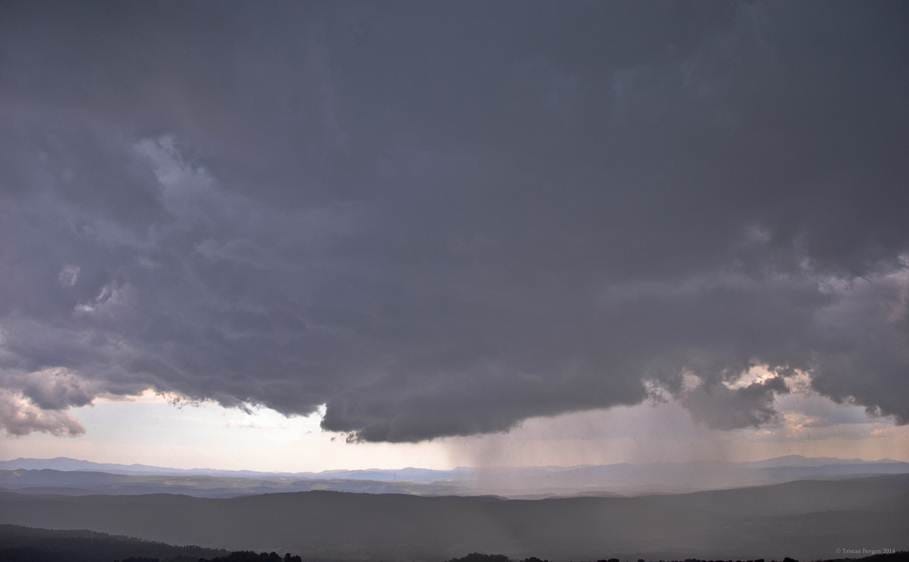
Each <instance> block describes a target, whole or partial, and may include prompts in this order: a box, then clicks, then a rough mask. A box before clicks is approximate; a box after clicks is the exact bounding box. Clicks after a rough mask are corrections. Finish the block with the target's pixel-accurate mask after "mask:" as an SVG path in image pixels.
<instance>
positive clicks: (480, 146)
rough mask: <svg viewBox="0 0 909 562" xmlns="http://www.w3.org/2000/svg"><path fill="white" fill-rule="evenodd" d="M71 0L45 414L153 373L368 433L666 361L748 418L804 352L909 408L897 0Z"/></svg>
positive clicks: (623, 383)
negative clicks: (870, 1)
mask: <svg viewBox="0 0 909 562" xmlns="http://www.w3.org/2000/svg"><path fill="white" fill-rule="evenodd" d="M70 9H73V8H68V7H65V6H64V7H59V10H58V12H57V14H56V15H55V16H54V17H41V18H38V17H37V14H36V13H35V12H34V8H32V7H31V6H29V5H27V4H23V5H14V6H11V7H9V9H8V15H9V17H6V18H4V21H3V22H2V23H0V50H2V51H3V52H4V53H6V55H5V56H4V57H3V59H2V61H0V86H2V87H0V91H2V92H3V93H2V94H0V121H2V122H3V123H4V124H5V125H4V132H3V133H2V135H0V381H2V382H3V389H4V390H3V394H2V395H0V425H2V427H3V428H4V429H5V430H6V431H7V432H8V433H10V434H15V435H21V434H25V433H28V432H30V431H49V432H52V433H56V434H78V433H79V432H81V431H82V428H81V426H79V425H78V423H77V422H76V421H75V420H73V419H72V418H70V417H68V416H67V414H66V410H67V409H68V408H70V407H78V406H82V405H85V404H88V403H90V402H91V401H92V400H93V399H94V398H95V397H97V396H100V395H107V394H113V395H117V394H121V395H127V394H135V393H138V392H141V391H142V390H143V389H146V388H153V389H157V390H159V391H162V392H168V393H177V394H180V395H183V396H186V397H188V398H190V399H211V400H216V401H218V402H219V403H221V404H224V405H227V406H238V407H242V406H243V405H245V404H262V405H265V406H268V407H270V408H274V409H275V410H277V411H279V412H282V413H285V414H288V415H293V414H309V413H312V412H314V411H317V409H318V408H320V406H321V405H323V404H324V405H325V416H324V421H323V427H324V428H325V429H327V430H332V431H340V432H346V433H348V434H349V435H350V438H351V439H353V440H366V441H392V442H400V441H419V440H424V439H432V438H436V437H442V436H452V435H471V434H477V433H486V432H496V431H504V430H508V429H510V428H512V427H514V426H515V425H516V424H518V423H520V422H521V421H522V420H524V419H527V418H529V417H534V416H547V415H556V414H560V413H565V412H572V411H580V410H588V409H596V408H606V407H611V406H616V405H622V404H636V403H639V402H641V401H643V400H645V399H646V398H647V397H648V396H651V395H652V394H653V393H654V389H658V390H659V392H667V393H669V394H670V395H671V396H674V397H675V398H677V399H678V400H679V401H680V402H681V403H682V404H683V405H684V406H685V407H687V408H688V409H689V410H690V411H691V414H692V416H693V418H694V419H695V420H698V421H700V422H702V423H704V424H706V425H709V426H712V427H716V428H721V429H733V428H739V427H748V426H755V425H760V424H763V423H767V422H770V421H772V420H773V419H774V417H775V412H774V410H773V398H774V396H776V395H778V394H782V393H785V392H786V389H787V384H786V380H787V379H789V378H791V377H792V376H793V374H794V373H797V372H798V373H802V372H804V373H809V374H810V376H811V381H812V382H811V384H812V385H813V388H814V389H815V390H816V391H817V392H819V393H821V394H823V395H826V396H829V397H831V398H833V399H834V400H837V401H842V402H849V403H855V404H859V405H862V406H864V407H866V408H867V409H868V410H869V411H870V412H872V413H874V414H877V415H884V416H892V418H893V419H894V420H895V421H896V422H898V423H906V422H909V376H907V374H909V316H907V302H909V298H907V295H909V261H907V259H909V258H907V256H909V221H907V220H906V218H905V210H906V209H907V208H909V190H907V189H906V185H907V180H909V177H907V168H906V164H905V158H904V155H903V154H902V151H901V150H900V148H901V147H904V146H907V145H909V139H907V138H906V136H907V131H909V106H907V104H906V103H905V99H907V95H909V74H907V73H906V72H905V68H904V66H905V63H904V56H903V53H905V52H906V49H907V47H909V45H907V44H906V41H907V39H906V38H907V37H909V34H907V33H906V31H907V30H906V29H904V28H905V25H904V23H903V22H904V21H905V18H902V17H899V16H898V15H894V14H890V13H888V10H890V9H893V10H897V9H898V8H896V7H895V6H889V7H888V6H882V5H864V4H825V5H824V7H823V11H824V14H825V17H823V18H818V17H816V15H817V11H818V10H820V9H821V8H820V7H819V6H818V5H815V4H810V3H799V4H732V3H730V4H724V5H722V6H716V5H711V6H708V5H705V4H699V3H693V4H687V3H679V4H674V5H672V6H656V7H654V6H650V5H642V4H637V3H628V4H582V3H577V4H573V5H570V6H564V5H562V6H559V8H558V10H556V9H555V5H552V4H546V3H539V4H536V3H531V4H527V3H508V2H504V3H499V4H496V5H493V6H485V7H484V8H483V10H482V11H479V10H478V8H477V7H476V6H472V5H468V4H464V5H451V6H446V7H444V8H443V9H444V10H445V11H446V14H445V16H446V17H444V18H443V17H437V14H435V13H434V12H435V11H437V10H438V9H439V7H438V6H434V7H431V8H430V7H428V6H422V5H420V4H417V3H415V4H413V5H410V6H406V7H405V6H398V7H387V8H383V9H379V7H377V6H371V5H356V4H343V5H331V6H324V7H323V6H315V5H309V4H307V5H301V4H297V3H288V4H281V3H277V4H269V5H267V6H259V5H256V6H253V5H249V6H231V7H228V6H212V5H206V4H188V5H181V6H162V5H151V4H149V5H145V6H137V5H130V6H126V5H124V6H118V7H113V8H112V7H106V9H105V10H104V11H103V12H102V11H100V10H99V11H97V12H96V13H92V12H91V8H87V10H88V11H87V12H85V13H82V12H81V11H80V17H78V18H74V17H70V16H71V14H68V13H67V11H68V10H70ZM80 10H83V8H80ZM129 10H138V11H139V12H141V13H139V14H135V13H127V12H128V11H129ZM212 12H218V14H213V13H212ZM516 16H519V17H517V18H516ZM212 17H216V18H217V21H218V22H219V27H218V29H216V30H213V29H212V28H211V26H210V22H211V21H212ZM174 22H179V23H180V25H174ZM300 22H306V25H303V26H301V25H299V24H300ZM261 30H268V33H262V32H261ZM756 365H759V366H765V367H766V368H767V369H769V372H770V373H771V374H772V375H774V376H772V377H771V378H769V379H767V380H764V381H759V382H753V383H751V384H748V385H738V384H736V381H739V380H740V378H741V377H742V375H743V373H746V372H747V371H748V370H749V369H752V368H753V367H754V366H756ZM685 373H694V374H695V375H696V376H697V377H698V378H699V380H700V381H701V384H700V386H698V387H697V388H695V389H691V388H688V387H686V385H685V381H684V378H685V377H684V374H685Z"/></svg>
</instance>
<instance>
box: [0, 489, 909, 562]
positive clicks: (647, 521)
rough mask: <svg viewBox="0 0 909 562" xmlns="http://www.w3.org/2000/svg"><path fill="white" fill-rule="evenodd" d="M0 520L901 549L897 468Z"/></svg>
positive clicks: (574, 550) (94, 504)
mask: <svg viewBox="0 0 909 562" xmlns="http://www.w3.org/2000/svg"><path fill="white" fill-rule="evenodd" d="M0 524H11V525H21V526H26V527H38V528H50V529H89V530H92V531H97V532H105V533H112V534H117V535H126V536H131V537H139V538H142V539H145V540H153V541H159V542H163V543H168V544H197V545H202V546H205V547H211V548H223V549H227V550H255V551H265V552H271V551H275V552H282V553H284V552H291V553H299V554H301V555H303V556H304V557H305V558H306V559H308V560H317V559H320V560H431V561H437V560H448V559H451V558H455V557H458V556H463V555H464V553H465V552H495V553H503V554H505V555H507V556H509V557H510V558H512V559H517V560H520V559H524V558H529V557H531V556H538V557H540V558H541V559H551V560H558V561H565V560H597V559H601V558H609V557H617V558H621V559H623V560H637V559H639V558H641V559H647V560H661V559H662V560H672V559H684V558H702V559H707V558H709V559H733V560H736V559H756V558H766V559H768V560H770V559H776V560H782V559H783V558H784V557H786V556H791V557H792V558H797V559H801V560H822V559H829V558H832V557H836V556H837V555H838V553H843V550H842V549H849V551H847V552H845V554H847V555H848V556H851V557H858V556H861V555H863V554H864V553H865V551H863V550H861V549H893V550H909V476H907V475H898V476H882V477H875V478H863V479H852V480H842V481H802V482H792V483H789V484H781V485H775V486H762V487H754V488H739V489H735V490H725V491H714V492H699V493H693V494H677V495H655V496H639V497H616V498H561V499H545V500H507V499H502V498H496V497H419V496H410V495H396V494H381V495H374V494H348V493H335V492H307V493H297V494H268V495H261V496H246V497H239V498H231V499H210V498H197V497H189V496H179V495H165V494H154V495H126V496H116V495H115V496H109V495H107V496H100V495H96V496H78V497H74V496H59V495H34V494H29V495H24V494H16V493H9V492H0ZM854 549H859V552H858V554H856V553H855V552H853V550H854ZM175 556H176V554H175ZM199 557H202V558H204V557H205V556H199ZM209 557H210V556H209Z"/></svg>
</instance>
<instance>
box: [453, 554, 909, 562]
mask: <svg viewBox="0 0 909 562" xmlns="http://www.w3.org/2000/svg"><path fill="white" fill-rule="evenodd" d="M449 562H549V560H543V559H540V558H537V557H535V556H531V557H530V558H524V559H522V560H512V559H510V558H508V557H507V556H505V555H504V554H481V553H479V552H472V553H470V554H468V555H467V556H463V557H461V558H452V559H451V560H449ZM596 562H627V561H622V560H620V559H618V558H604V559H601V560H597V561H596ZM637 562H656V561H647V560H644V559H643V558H639V559H638V560H637ZM659 562H768V561H767V560H765V559H764V558H755V559H750V560H743V559H738V560H730V559H717V560H705V559H701V558H685V559H678V560H659ZM769 562H799V561H798V560H796V559H794V558H789V557H788V556H787V557H786V558H783V559H782V561H779V560H770V561H769ZM812 562H909V552H894V553H891V554H875V555H872V556H866V557H864V558H832V559H828V560H814V561H812Z"/></svg>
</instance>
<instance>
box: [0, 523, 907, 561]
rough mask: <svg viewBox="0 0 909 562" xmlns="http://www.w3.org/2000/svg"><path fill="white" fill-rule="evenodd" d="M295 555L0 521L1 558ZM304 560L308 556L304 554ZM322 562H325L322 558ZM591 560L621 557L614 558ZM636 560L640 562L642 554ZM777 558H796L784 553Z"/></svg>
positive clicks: (894, 556) (902, 557)
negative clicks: (783, 556)
mask: <svg viewBox="0 0 909 562" xmlns="http://www.w3.org/2000/svg"><path fill="white" fill-rule="evenodd" d="M302 560H303V559H302V557H300V556H299V555H295V554H291V553H285V554H284V555H283V556H282V555H280V554H278V553H275V552H268V553H265V552H251V551H238V552H227V551H225V550H219V549H211V548H201V547H198V546H172V545H168V544H164V543H159V542H152V541H144V540H140V539H134V538H130V537H122V536H115V535H108V534H104V533H94V532H91V531H59V530H57V531H54V530H48V529H33V528H29V527H19V526H16V525H0V561H2V562H302ZM307 560H309V559H307ZM846 560H849V561H850V562H855V561H856V560H862V561H863V562H909V552H896V553H890V554H878V555H873V556H868V557H864V558H860V559H859V558H851V559H835V560H824V561H821V562H845V561H846ZM321 562H327V561H321ZM449 562H549V561H548V560H541V559H540V558H536V557H530V558H525V559H523V560H520V561H517V560H512V559H510V558H508V557H507V556H505V555H502V554H479V553H472V554H468V555H467V556H464V557H461V558H454V559H452V560H450V561H449ZM596 562H621V561H620V560H619V559H618V558H609V559H601V560H597V561H596ZM637 562H645V561H644V560H643V559H640V560H638V561H637ZM660 562H778V561H776V560H770V561H765V560H764V559H757V560H744V561H743V560H736V561H732V560H715V561H711V560H699V559H695V558H688V559H685V560H684V561H675V560H673V561H663V560H661V561H660ZM779 562H798V561H797V560H794V559H792V558H788V557H787V558H784V559H783V560H782V561H779Z"/></svg>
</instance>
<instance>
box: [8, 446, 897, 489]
mask: <svg viewBox="0 0 909 562" xmlns="http://www.w3.org/2000/svg"><path fill="white" fill-rule="evenodd" d="M904 473H909V463H905V462H899V461H893V460H887V459H885V460H879V461H864V460H860V459H834V458H809V457H801V456H786V457H778V458H774V459H768V460H763V461H757V462H747V463H716V462H715V463H665V464H660V463H645V464H630V463H619V464H610V465H593V466H574V467H527V468H490V469H471V468H456V469H452V470H431V469H423V468H403V469H395V470H385V469H371V470H330V471H324V472H318V473H313V472H303V473H288V472H254V471H230V470H211V469H177V468H167V467H156V466H147V465H120V464H102V463H93V462H90V461H84V460H78V459H69V458H54V459H15V460H9V461H0V488H6V489H11V490H19V491H22V492H29V493H61V494H69V495H78V494H98V493H102V494H139V493H181V494H188V495H194V496H203V497H231V496H238V495H252V494H262V493H277V492H303V491H313V490H326V491H341V492H359V493H407V494H417V495H501V496H506V497H516V498H533V497H550V496H575V495H600V496H602V495H615V494H626V495H633V494H642V493H672V492H686V491H700V490H712V489H723V488H735V487H742V486H756V485H764V484H775V483H781V482H789V481H793V480H812V479H813V480H816V479H834V478H850V477H857V476H870V475H879V474H904Z"/></svg>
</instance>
